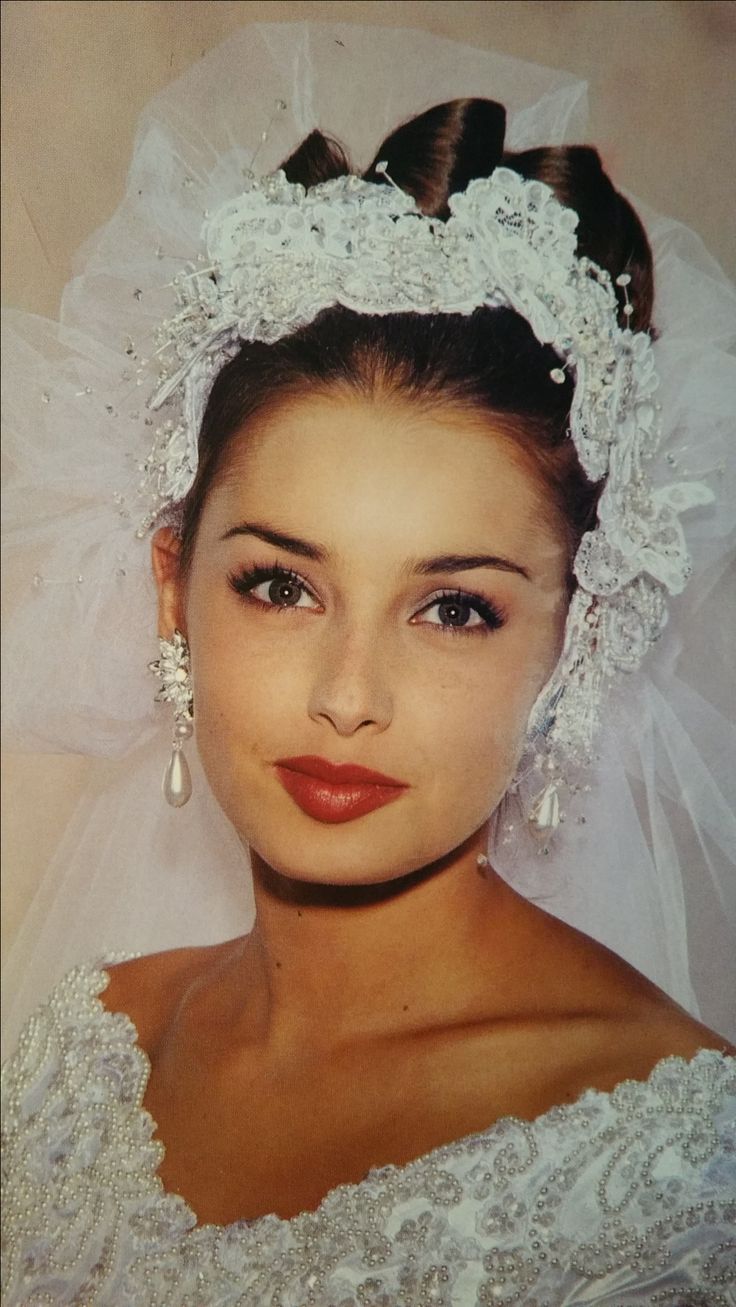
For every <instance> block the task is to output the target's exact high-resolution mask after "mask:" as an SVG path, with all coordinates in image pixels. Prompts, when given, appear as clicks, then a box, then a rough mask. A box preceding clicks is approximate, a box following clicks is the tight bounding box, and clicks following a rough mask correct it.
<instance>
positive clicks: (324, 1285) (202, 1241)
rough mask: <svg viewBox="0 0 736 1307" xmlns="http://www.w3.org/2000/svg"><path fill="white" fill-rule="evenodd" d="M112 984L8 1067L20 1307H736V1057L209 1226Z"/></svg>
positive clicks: (52, 1020) (672, 1067)
mask: <svg viewBox="0 0 736 1307" xmlns="http://www.w3.org/2000/svg"><path fill="white" fill-rule="evenodd" d="M106 984H107V976H106V973H105V971H104V970H102V969H101V967H100V966H98V965H93V964H85V965H83V966H81V967H77V968H75V969H74V970H73V971H72V972H71V973H69V974H68V975H67V976H66V978H65V979H64V980H63V981H62V982H61V983H60V984H59V985H58V986H57V987H56V989H55V990H54V992H53V994H52V996H51V998H50V1000H49V1002H48V1003H47V1004H46V1005H44V1006H42V1007H41V1008H39V1009H38V1011H37V1012H36V1013H35V1015H34V1016H33V1017H32V1018H31V1020H30V1021H29V1023H28V1024H27V1026H26V1028H25V1030H24V1033H23V1035H22V1037H21V1041H20V1044H19V1047H18V1051H17V1052H16V1054H15V1056H14V1057H13V1058H12V1059H11V1061H10V1062H9V1063H8V1064H7V1066H6V1068H5V1071H4V1080H3V1094H4V1100H5V1101H4V1114H5V1119H6V1122H7V1140H6V1143H5V1149H4V1167H5V1172H6V1179H5V1194H6V1205H5V1220H4V1225H5V1235H6V1240H7V1252H6V1254H5V1256H4V1258H3V1275H4V1285H5V1287H4V1294H3V1304H4V1305H5V1307H40V1305H41V1304H42V1303H43V1304H59V1305H61V1304H79V1305H80V1307H81V1305H82V1304H84V1307H89V1305H91V1304H95V1307H97V1305H99V1307H164V1304H166V1307H214V1305H215V1304H216V1305H217V1307H235V1304H239V1307H246V1305H247V1307H307V1305H308V1304H311V1305H314V1307H425V1305H426V1307H429V1305H430V1304H432V1307H471V1305H474V1304H485V1303H488V1304H506V1303H522V1304H524V1307H583V1304H585V1307H592V1305H593V1304H596V1305H600V1307H603V1304H606V1307H634V1304H637V1305H638V1304H642V1303H648V1304H655V1303H656V1304H668V1305H669V1307H733V1304H735V1303H736V1058H732V1057H727V1056H725V1055H723V1054H721V1053H718V1052H715V1051H712V1050H701V1051H700V1052H699V1053H698V1054H697V1055H696V1056H695V1057H694V1058H693V1059H692V1061H690V1062H688V1061H685V1060H684V1059H682V1058H679V1057H668V1058H665V1059H664V1060H663V1061H661V1062H659V1063H658V1064H657V1066H656V1067H655V1068H654V1070H653V1071H652V1073H651V1075H650V1076H649V1078H648V1080H647V1081H646V1082H641V1081H635V1080H626V1081H623V1082H622V1083H621V1084H619V1085H618V1086H617V1088H616V1089H615V1090H614V1091H613V1092H612V1093H602V1092H600V1091H598V1090H594V1089H590V1090H587V1091H586V1092H585V1093H584V1094H583V1095H582V1096H581V1097H580V1098H579V1099H578V1100H577V1101H576V1102H575V1103H573V1104H572V1105H567V1106H563V1107H555V1108H552V1109H551V1110H550V1111H548V1112H545V1113H544V1115H543V1116H540V1117H538V1118H537V1119H536V1120H535V1121H532V1122H527V1121H522V1120H520V1119H517V1118H514V1117H505V1118H503V1119H501V1120H499V1121H497V1122H495V1124H493V1125H490V1126H489V1128H488V1129H487V1130H484V1131H482V1132H481V1133H479V1134H475V1135H470V1136H467V1137H466V1138H463V1139H460V1140H458V1141H457V1142H455V1143H451V1144H447V1145H445V1146H443V1147H440V1148H436V1149H433V1150H432V1152H430V1153H427V1154H426V1155H425V1156H423V1157H420V1158H418V1159H417V1160H416V1161H413V1162H409V1163H408V1164H407V1165H405V1166H383V1167H380V1168H377V1169H373V1170H371V1171H370V1172H369V1173H368V1175H367V1176H366V1177H365V1179H364V1180H362V1181H361V1182H360V1183H359V1184H345V1185H340V1186H338V1187H337V1188H336V1189H333V1190H331V1192H330V1193H328V1194H327V1196H326V1197H325V1198H324V1200H323V1201H322V1203H321V1204H320V1205H319V1207H318V1208H317V1210H316V1211H314V1212H303V1213H302V1214H301V1215H299V1216H296V1217H294V1218H293V1219H291V1220H284V1219H281V1218H280V1217H277V1216H273V1215H271V1216H263V1217H260V1218H258V1219H256V1220H251V1221H237V1222H235V1223H233V1224H232V1225H227V1226H213V1225H203V1226H198V1225H197V1218H196V1216H195V1214H194V1213H193V1212H192V1210H191V1209H190V1208H189V1207H188V1206H187V1204H186V1203H185V1202H184V1201H183V1200H182V1199H181V1198H179V1197H178V1196H175V1195H172V1194H167V1193H165V1192H164V1190H163V1188H162V1185H161V1181H160V1180H159V1179H158V1177H157V1175H156V1170H157V1167H158V1166H159V1164H160V1161H161V1157H162V1154H163V1146H162V1145H161V1144H160V1143H158V1142H155V1141H153V1139H152V1135H153V1133H154V1131H155V1123H154V1122H153V1120H152V1119H151V1117H150V1115H149V1114H148V1113H147V1112H145V1111H144V1110H143V1109H142V1108H141V1102H142V1099H143V1094H144V1091H145V1087H146V1082H147V1078H148V1074H149V1063H148V1060H147V1058H146V1056H145V1054H144V1053H143V1052H142V1050H141V1049H140V1048H139V1047H138V1045H137V1042H136V1030H135V1027H134V1026H133V1024H132V1022H131V1021H129V1020H128V1018H127V1017H125V1016H124V1015H122V1014H119V1013H118V1014H112V1013H110V1012H108V1011H107V1010H106V1009H105V1008H104V1006H103V1005H102V1003H101V1002H100V1000H99V997H98V996H99V994H100V993H101V992H102V991H103V990H104V988H105V986H106ZM246 1164H247V1163H246Z"/></svg>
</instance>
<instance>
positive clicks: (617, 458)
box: [140, 165, 713, 825]
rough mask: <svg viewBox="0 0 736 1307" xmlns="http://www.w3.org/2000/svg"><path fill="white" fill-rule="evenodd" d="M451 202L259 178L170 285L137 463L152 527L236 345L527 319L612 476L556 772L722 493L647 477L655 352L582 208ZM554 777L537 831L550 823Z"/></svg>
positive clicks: (590, 451) (629, 658)
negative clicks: (590, 243)
mask: <svg viewBox="0 0 736 1307" xmlns="http://www.w3.org/2000/svg"><path fill="white" fill-rule="evenodd" d="M379 171H381V165H379ZM384 171H385V169H384ZM388 180H389V181H390V179H388ZM449 210H450V216H449V218H448V219H447V220H446V221H441V220H437V219H433V218H429V217H426V216H424V215H423V214H422V213H420V211H419V210H418V208H417V206H416V204H415V202H414V200H413V199H412V197H411V196H409V195H407V194H405V193H404V192H403V191H402V190H400V189H399V187H397V186H395V185H393V184H391V185H386V184H383V183H373V182H366V181H363V180H362V179H360V178H359V177H355V176H348V177H341V178H338V179H337V180H333V181H329V182H325V183H322V184H321V185H318V186H315V187H312V188H311V189H310V190H308V191H305V189H304V187H302V186H300V185H295V184H292V183H290V182H288V181H287V180H286V177H285V176H284V174H283V172H277V173H274V174H272V175H269V176H266V177H263V178H260V179H256V178H253V177H251V178H250V179H248V181H247V183H246V187H245V190H244V191H243V193H242V194H241V195H239V196H238V197H237V198H235V199H233V200H230V201H228V202H227V203H226V204H225V205H223V206H222V207H221V208H220V209H218V210H217V212H215V213H213V214H212V215H209V216H207V218H206V220H205V223H204V227H203V231H202V240H203V250H202V252H201V253H200V255H199V256H198V262H197V263H194V264H192V265H191V266H189V267H187V268H185V269H184V270H183V271H182V272H181V273H180V274H179V275H178V276H177V277H175V279H174V282H173V285H174V288H175V291H176V301H177V309H176V312H175V313H174V314H173V315H172V316H171V317H170V318H168V319H167V320H166V321H165V322H164V323H163V324H162V325H161V327H160V328H159V331H158V335H157V340H156V345H157V349H158V358H159V360H160V368H161V371H160V378H159V384H158V387H157V389H156V391H155V393H154V395H153V397H152V399H151V400H150V407H151V408H153V409H160V408H164V409H165V410H168V412H169V414H170V416H169V417H168V418H167V420H165V421H164V422H163V424H162V425H161V426H160V427H159V428H158V429H157V431H156V436H155V441H154V445H153V448H152V450H151V453H150V456H149V458H148V460H147V461H146V463H145V464H144V465H143V487H144V492H145V494H146V495H147V496H150V500H149V504H150V506H149V509H148V511H147V514H146V517H145V519H144V521H143V523H142V525H141V528H140V534H145V532H146V530H147V529H148V528H149V527H150V526H151V525H152V524H153V523H154V522H155V521H156V520H157V519H158V518H159V517H160V515H161V514H162V512H164V511H165V510H167V509H172V508H173V507H175V506H176V505H178V504H179V503H180V501H181V500H182V499H183V498H184V496H185V495H186V493H187V491H188V490H189V488H190V487H191V485H192V482H193V480H194V476H195V473H196V467H197V438H198V433H199V428H200V425H201V421H202V417H203V414H204V409H205V406H206V402H207V397H208V394H209V390H210V388H211V385H212V382H213V381H214V378H215V377H216V375H217V373H218V372H219V371H220V369H221V368H222V367H223V365H224V364H225V363H226V362H227V361H228V360H229V359H231V358H232V357H234V355H235V354H236V353H237V352H238V349H239V347H240V344H241V342H242V341H253V340H258V341H265V342H273V341H276V340H279V339H280V338H281V337H283V336H286V335H288V334H290V333H292V332H294V331H296V330H297V329H298V328H300V327H303V326H305V325H306V324H308V323H310V322H312V321H313V320H314V319H315V318H316V316H317V315H318V314H319V313H320V312H321V311H322V310H323V309H325V308H328V307H331V306H334V305H342V306H344V307H346V308H348V309H352V310H354V311H355V312H358V313H368V314H388V313H424V314H433V313H461V314H470V313H472V312H473V311H474V310H475V309H476V308H478V307H480V306H483V305H485V306H490V307H501V306H503V307H508V308H511V309H514V310H515V311H516V312H517V313H519V314H520V315H521V316H522V317H523V318H525V319H526V321H527V322H528V323H529V325H530V327H531V329H532V331H533V332H534V335H535V336H536V338H537V340H538V341H539V342H540V343H541V344H544V345H549V346H551V347H552V349H553V350H554V351H555V353H556V354H557V356H558V360H559V366H557V367H555V368H553V369H552V371H551V373H550V375H551V377H552V380H553V381H557V382H560V383H561V382H563V381H564V378H565V373H566V372H567V373H569V374H570V376H571V377H572V378H573V379H574V383H575V388H574V397H573V401H572V407H571V412H570V427H569V435H570V438H571V439H572V440H573V442H574V444H575V448H576V450H577V453H578V457H579V459H580V463H581V465H582V467H583V469H584V471H585V472H586V474H587V476H588V477H589V478H590V479H591V480H592V481H594V482H597V481H600V480H602V479H604V478H605V486H604V489H603V492H602V495H601V497H600V500H599V504H598V522H597V525H596V527H595V529H594V530H592V531H589V532H587V533H586V534H585V535H584V537H583V539H582V542H581V544H580V546H579V549H578V551H577V554H576V557H575V560H574V573H575V576H576V578H577V582H578V588H577V590H576V592H575V594H574V595H573V598H572V601H571V604H570V609H569V613H568V617H567V625H566V630H565V639H564V646H563V651H562V654H561V657H560V659H559V661H558V664H557V667H556V669H555V671H554V673H553V674H552V677H551V678H550V680H549V682H548V683H547V685H546V686H545V687H544V689H543V691H542V692H541V694H540V695H539V697H538V699H537V702H536V704H535V707H534V709H533V712H532V716H531V719H530V724H529V729H530V738H531V739H537V740H538V741H539V742H541V743H543V747H544V753H545V756H546V757H547V758H548V760H549V759H551V760H553V761H552V766H553V767H557V766H558V765H560V764H563V763H564V762H566V761H569V760H572V761H574V762H576V763H584V762H585V761H586V760H587V759H588V758H589V756H590V753H591V748H592V743H593V739H594V736H595V732H596V729H597V726H598V721H599V716H600V706H601V700H602V695H603V690H604V687H605V684H606V682H608V681H609V680H610V679H611V677H612V676H613V675H614V674H615V673H616V672H618V671H620V670H626V671H631V670H634V669H635V668H636V667H638V665H639V663H640V662H641V659H642V657H643V656H644V654H645V653H646V650H647V649H648V647H649V646H650V645H651V644H652V643H653V642H654V641H655V640H656V639H657V638H658V636H659V634H660V632H661V630H662V628H663V626H664V623H665V620H666V602H665V596H666V593H667V592H669V593H670V594H677V593H679V591H680V590H681V589H682V588H683V586H684V584H685V582H686V580H687V577H688V575H689V571H690V564H689V559H688V554H687V549H686V546H685V541H684V537H683V533H682V528H681V525H680V522H679V514H680V513H681V512H683V511H684V510H685V509H687V508H690V507H693V506H695V505H698V504H704V503H708V502H710V500H711V499H712V498H713V495H712V492H711V491H710V489H709V488H708V487H707V486H706V485H705V484H703V483H702V482H687V483H677V484H670V485H668V486H666V487H664V488H659V489H655V488H654V486H653V484H652V482H651V479H650V477H649V476H648V474H647V463H648V462H649V461H650V460H651V458H652V456H653V454H654V452H655V450H656V448H657V444H658V440H659V430H660V422H659V406H658V405H657V403H656V401H655V394H656V390H657V386H658V377H657V373H656V370H655V365H654V356H653V351H652V344H651V341H650V339H649V336H648V335H647V334H645V333H641V332H632V331H631V330H630V329H629V327H628V325H627V326H625V327H621V326H620V325H619V320H618V314H619V306H618V301H617V298H616V293H615V290H614V286H613V284H612V281H611V277H610V275H609V274H608V272H606V271H604V270H603V269H601V268H599V267H598V266H597V265H596V264H595V263H593V262H591V260H590V259H588V258H584V257H578V256H577V254H576V247H577V238H576V228H577V224H578V217H577V214H576V213H575V212H574V211H573V210H571V209H568V208H565V207H564V206H563V205H561V204H560V203H559V201H558V200H557V199H556V198H555V196H554V194H553V192H552V191H551V189H550V188H549V187H548V186H546V185H545V184H544V183H542V182H539V181H534V180H532V181H527V180H525V179H523V178H522V177H520V176H519V175H518V174H517V173H515V172H513V171H512V170H510V169H508V168H497V169H496V170H495V172H494V173H493V174H492V176H491V177H489V178H484V179H478V180H475V181H473V182H471V183H470V185H469V186H468V188H467V190H466V191H465V192H464V193H462V194H457V195H453V196H452V197H451V198H450V200H449ZM628 281H629V278H628V277H627V276H626V275H624V276H622V277H620V278H619V279H618V284H619V285H621V286H623V287H625V286H626V285H627V284H628ZM625 295H626V305H625V307H624V309H623V313H624V316H625V318H626V320H627V322H628V318H629V316H630V314H631V311H632V310H631V305H630V304H629V300H628V293H627V292H626V293H625ZM548 765H550V764H549V761H548ZM556 784H557V782H555V783H554V784H553V787H552V790H553V792H552V793H549V792H548V793H547V794H546V795H545V797H544V804H545V805H546V807H547V809H549V811H547V812H546V814H543V815H542V819H541V820H540V824H542V825H550V824H552V825H553V824H555V822H554V817H555V814H556V809H557V806H558V805H557V796H556V793H555V792H554V790H555V786H556ZM548 790H549V787H548ZM550 805H551V808H550ZM550 817H551V820H548V818H550Z"/></svg>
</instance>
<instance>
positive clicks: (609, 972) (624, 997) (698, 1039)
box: [590, 941, 736, 1079]
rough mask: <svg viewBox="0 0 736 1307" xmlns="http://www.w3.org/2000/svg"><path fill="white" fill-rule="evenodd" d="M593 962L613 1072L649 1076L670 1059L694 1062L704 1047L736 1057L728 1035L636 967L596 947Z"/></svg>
mask: <svg viewBox="0 0 736 1307" xmlns="http://www.w3.org/2000/svg"><path fill="white" fill-rule="evenodd" d="M590 943H591V944H592V948H593V950H594V951H595V961H594V962H590V965H591V975H592V976H594V977H595V980H594V985H595V986H596V988H597V989H598V992H599V993H600V994H601V996H603V995H605V997H604V999H603V1001H602V1002H601V1007H600V1011H601V1013H602V1016H603V1020H602V1022H601V1023H600V1026H599V1030H600V1033H601V1036H602V1040H603V1046H604V1048H605V1046H606V1044H607V1043H608V1040H609V1038H610V1044H609V1045H608V1047H609V1049H610V1057H611V1061H612V1064H613V1070H614V1071H616V1070H617V1071H618V1072H619V1073H620V1076H621V1078H627V1077H631V1078H637V1079H638V1078H645V1077H646V1076H647V1075H648V1074H649V1072H650V1071H651V1069H652V1068H653V1067H654V1066H655V1065H656V1064H657V1062H660V1061H662V1059H663V1058H666V1057H682V1058H685V1059H686V1060H687V1061H690V1060H691V1059H692V1058H693V1057H695V1055H696V1054H697V1053H699V1052H700V1051H701V1049H715V1050H716V1051H718V1052H721V1053H726V1054H731V1055H733V1054H735V1053H736V1048H735V1047H734V1045H733V1044H731V1043H730V1042H729V1040H728V1039H726V1038H725V1036H723V1035H721V1034H719V1032H718V1031H716V1030H712V1029H711V1028H710V1027H709V1026H707V1025H705V1024H704V1023H703V1022H701V1021H698V1020H697V1018H695V1017H693V1016H692V1015H691V1014H690V1013H689V1012H687V1011H686V1010H685V1009H684V1008H683V1007H681V1006H680V1005H679V1004H678V1003H676V1002H675V1000H674V999H673V998H670V996H669V995H668V994H666V993H665V992H664V991H663V990H662V989H660V988H659V987H658V986H657V985H655V984H654V982H653V981H651V980H649V979H648V978H647V977H646V976H644V975H643V974H642V973H641V972H640V971H638V970H637V969H636V968H635V967H633V966H631V965H630V964H629V963H628V962H625V961H624V960H623V959H622V958H620V957H618V956H617V955H616V954H614V953H612V952H611V951H610V950H609V949H606V948H604V947H603V946H602V945H600V944H597V943H593V941H590Z"/></svg>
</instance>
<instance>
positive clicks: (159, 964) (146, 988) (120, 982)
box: [100, 940, 233, 1052]
mask: <svg viewBox="0 0 736 1307" xmlns="http://www.w3.org/2000/svg"><path fill="white" fill-rule="evenodd" d="M232 943H233V941H232V940H228V941H226V942H225V943H223V944H212V945H205V946H198V947H190V948H176V949H167V950H165V951H164V952H161V953H149V954H147V955H146V956H145V957H141V958H131V959H130V960H129V961H127V962H117V963H114V964H112V965H110V966H107V967H105V971H106V973H107V975H108V976H109V978H110V981H109V984H108V986H107V988H106V989H105V990H104V992H103V993H102V994H101V996H100V997H101V999H102V1002H103V1004H104V1006H105V1007H106V1008H107V1010H108V1011H109V1012H124V1013H125V1015H126V1016H128V1017H130V1019H131V1021H132V1022H133V1024H134V1025H135V1027H136V1030H137V1031H138V1039H139V1043H140V1045H141V1047H142V1048H144V1049H145V1050H146V1051H148V1052H150V1051H151V1050H152V1048H154V1047H155V1045H156V1043H157V1042H158V1038H159V1036H160V1035H161V1033H162V1032H163V1031H164V1030H165V1028H166V1026H167V1025H168V1023H169V1021H170V1019H171V1017H172V1016H173V1014H174V1012H175V1011H176V1009H177V1008H178V1006H179V1004H180V1002H181V1000H182V998H183V997H184V995H185V994H186V993H187V991H188V990H189V988H190V986H191V985H192V984H193V983H194V982H196V981H197V980H198V979H199V977H200V976H201V975H202V974H203V973H204V972H205V971H206V970H207V969H208V968H209V967H210V966H211V965H213V964H216V963H217V962H218V961H219V959H220V957H221V956H222V955H224V954H225V953H226V951H227V950H228V949H229V948H231V947H232Z"/></svg>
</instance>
